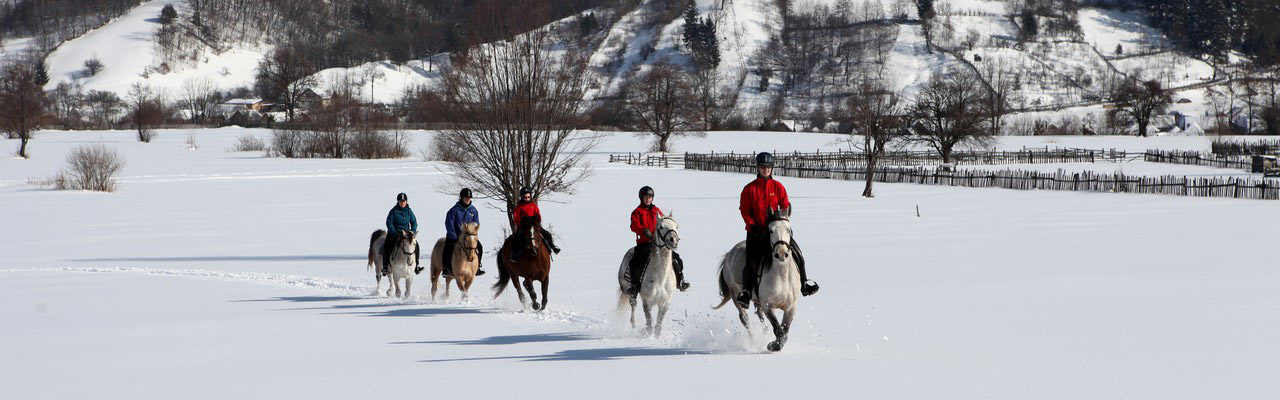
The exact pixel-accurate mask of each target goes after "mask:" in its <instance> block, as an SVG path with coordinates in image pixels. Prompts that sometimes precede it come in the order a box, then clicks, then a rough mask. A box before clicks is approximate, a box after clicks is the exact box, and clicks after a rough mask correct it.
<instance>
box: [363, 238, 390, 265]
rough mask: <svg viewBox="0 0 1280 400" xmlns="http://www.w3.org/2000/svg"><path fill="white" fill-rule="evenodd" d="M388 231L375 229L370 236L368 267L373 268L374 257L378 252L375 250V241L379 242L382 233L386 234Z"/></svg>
mask: <svg viewBox="0 0 1280 400" xmlns="http://www.w3.org/2000/svg"><path fill="white" fill-rule="evenodd" d="M386 233H387V231H384V230H381V229H379V230H376V231H373V235H372V236H370V237H369V265H368V268H367V269H370V270H372V269H373V263H374V260H375V259H374V257H377V252H375V251H374V250H373V243H374V242H377V241H378V238H379V237H382V235H385V234H386Z"/></svg>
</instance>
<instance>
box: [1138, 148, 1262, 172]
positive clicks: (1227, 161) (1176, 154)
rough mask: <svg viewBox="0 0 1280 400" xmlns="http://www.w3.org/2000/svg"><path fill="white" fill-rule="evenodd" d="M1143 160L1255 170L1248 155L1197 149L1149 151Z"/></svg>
mask: <svg viewBox="0 0 1280 400" xmlns="http://www.w3.org/2000/svg"><path fill="white" fill-rule="evenodd" d="M1143 160H1145V161H1147V162H1158V163H1170V164H1184V165H1203V166H1206V167H1218V168H1231V169H1238V170H1244V171H1252V170H1253V161H1252V160H1251V159H1250V158H1249V157H1248V156H1225V155H1215V154H1212V153H1201V152H1195V151H1147V152H1146V153H1145V154H1144V155H1143Z"/></svg>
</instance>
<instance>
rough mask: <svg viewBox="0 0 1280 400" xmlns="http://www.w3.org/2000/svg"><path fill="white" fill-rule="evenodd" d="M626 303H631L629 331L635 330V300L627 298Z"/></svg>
mask: <svg viewBox="0 0 1280 400" xmlns="http://www.w3.org/2000/svg"><path fill="white" fill-rule="evenodd" d="M627 302H628V303H631V329H636V300H635V299H633V298H627Z"/></svg>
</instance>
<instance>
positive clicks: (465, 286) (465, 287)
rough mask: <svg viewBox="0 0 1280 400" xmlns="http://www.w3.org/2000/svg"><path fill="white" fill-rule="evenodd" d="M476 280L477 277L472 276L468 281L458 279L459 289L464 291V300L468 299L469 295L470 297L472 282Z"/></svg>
mask: <svg viewBox="0 0 1280 400" xmlns="http://www.w3.org/2000/svg"><path fill="white" fill-rule="evenodd" d="M475 280H476V278H471V279H470V280H468V281H466V282H462V280H461V279H459V280H458V291H459V292H462V301H467V297H469V296H468V293H467V292H470V291H471V282H474V281H475Z"/></svg>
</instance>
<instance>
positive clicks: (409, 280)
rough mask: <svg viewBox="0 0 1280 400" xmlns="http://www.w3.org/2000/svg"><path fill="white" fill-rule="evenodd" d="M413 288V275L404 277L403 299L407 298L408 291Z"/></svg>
mask: <svg viewBox="0 0 1280 400" xmlns="http://www.w3.org/2000/svg"><path fill="white" fill-rule="evenodd" d="M412 288H413V275H405V276H404V297H402V298H404V299H407V298H409V290H411V289H412Z"/></svg>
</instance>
